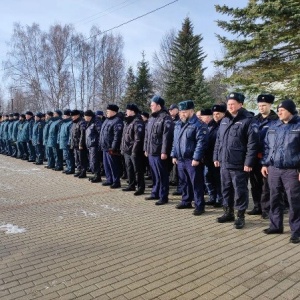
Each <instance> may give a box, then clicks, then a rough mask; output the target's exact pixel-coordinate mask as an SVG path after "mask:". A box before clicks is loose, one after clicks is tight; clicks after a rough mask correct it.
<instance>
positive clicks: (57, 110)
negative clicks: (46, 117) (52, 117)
mask: <svg viewBox="0 0 300 300" xmlns="http://www.w3.org/2000/svg"><path fill="white" fill-rule="evenodd" d="M54 112H55V113H57V114H58V115H59V116H60V117H61V116H62V111H61V110H60V109H56V110H55V111H54Z"/></svg>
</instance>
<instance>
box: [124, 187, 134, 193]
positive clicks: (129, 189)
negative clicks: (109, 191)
mask: <svg viewBox="0 0 300 300" xmlns="http://www.w3.org/2000/svg"><path fill="white" fill-rule="evenodd" d="M122 191H123V192H134V191H135V188H133V187H129V186H128V187H127V188H124V189H122Z"/></svg>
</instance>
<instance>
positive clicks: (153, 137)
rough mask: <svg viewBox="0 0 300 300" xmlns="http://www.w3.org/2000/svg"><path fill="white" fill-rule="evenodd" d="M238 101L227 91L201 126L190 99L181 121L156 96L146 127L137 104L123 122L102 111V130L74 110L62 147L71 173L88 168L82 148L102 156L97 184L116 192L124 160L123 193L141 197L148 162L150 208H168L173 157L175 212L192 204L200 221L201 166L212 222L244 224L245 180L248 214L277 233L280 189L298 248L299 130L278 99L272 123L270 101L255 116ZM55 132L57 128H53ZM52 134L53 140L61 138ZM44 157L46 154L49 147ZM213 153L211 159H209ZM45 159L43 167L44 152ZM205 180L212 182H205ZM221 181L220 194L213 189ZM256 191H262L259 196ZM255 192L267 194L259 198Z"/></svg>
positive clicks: (262, 100) (114, 112)
mask: <svg viewBox="0 0 300 300" xmlns="http://www.w3.org/2000/svg"><path fill="white" fill-rule="evenodd" d="M244 98H245V97H244V96H243V95H242V94H240V93H231V94H230V95H229V96H228V98H227V110H226V109H225V108H224V106H222V105H215V106H214V107H213V116H214V120H211V121H210V122H207V123H208V124H206V123H205V122H203V121H201V122H199V119H198V118H197V116H196V114H195V112H194V103H193V101H191V100H187V101H183V102H180V103H179V104H178V109H179V119H178V120H176V118H174V120H173V119H172V117H171V115H170V113H169V112H168V110H167V109H166V108H165V103H164V100H163V99H162V98H161V97H159V96H154V97H153V98H152V100H151V105H150V109H151V113H152V114H151V117H150V119H149V121H148V124H147V125H146V126H145V123H144V122H143V120H142V119H141V116H140V114H139V113H138V112H139V110H138V107H137V106H136V105H135V104H129V105H128V106H127V108H126V117H125V120H124V122H123V120H122V118H121V117H120V116H119V114H118V109H119V108H118V106H116V105H114V104H110V105H108V107H107V112H106V115H107V118H106V120H105V121H104V123H103V124H102V122H101V121H99V120H97V119H96V117H95V115H94V113H93V112H91V111H86V112H85V116H84V118H85V120H82V118H81V117H80V112H79V111H76V110H74V111H72V112H71V113H70V115H71V116H72V117H71V118H72V126H71V127H70V137H69V140H68V141H69V142H68V145H69V147H68V149H69V152H70V154H71V156H73V157H74V158H75V161H76V165H77V167H78V169H79V171H80V172H78V173H76V174H75V175H76V176H81V177H84V176H85V173H84V172H85V171H86V170H84V168H86V166H87V165H86V152H85V151H86V150H87V149H88V150H89V151H88V153H89V155H90V164H91V162H93V160H94V158H95V157H96V158H99V160H100V156H101V154H103V164H104V169H105V175H106V181H105V182H103V185H104V186H106V185H107V186H110V187H111V188H119V187H120V165H121V164H120V159H121V155H120V154H123V156H124V159H125V165H126V169H127V173H128V177H129V180H128V182H129V184H128V187H126V188H124V189H123V190H124V191H135V195H140V194H143V193H144V189H145V182H144V170H143V168H142V165H143V164H142V163H141V162H143V161H144V156H146V157H148V161H149V165H150V168H151V173H152V180H153V187H152V191H151V195H150V197H146V198H145V199H146V200H152V199H157V200H158V201H157V202H156V203H155V204H156V205H163V204H165V203H167V202H168V195H169V167H168V160H169V159H170V158H171V159H172V162H173V164H174V165H176V167H177V168H176V169H177V172H178V177H179V188H180V193H181V194H182V201H181V203H180V204H179V205H177V208H178V209H184V208H191V207H192V204H191V203H192V201H194V206H195V209H194V212H193V213H194V215H201V214H203V213H204V212H205V202H204V184H203V183H204V165H205V164H206V166H207V170H208V174H210V176H211V177H210V176H207V179H208V181H207V183H208V184H207V186H209V184H211V185H212V186H211V189H209V191H210V192H211V193H210V201H209V202H210V203H209V204H214V203H220V201H222V204H223V206H224V210H225V213H224V214H223V215H222V216H221V217H219V218H218V219H217V221H218V222H220V223H224V222H234V225H235V227H236V228H238V229H240V228H243V227H244V225H245V210H246V209H247V207H248V202H249V196H248V187H247V185H248V177H249V174H250V176H251V177H250V178H252V179H251V183H252V187H253V190H252V194H253V198H254V202H255V207H254V209H253V210H252V211H251V212H250V214H261V213H265V214H269V217H270V227H269V228H268V229H266V230H264V232H265V233H266V234H274V233H282V232H283V209H282V206H281V203H282V193H283V192H284V191H285V192H286V195H287V198H288V201H289V205H290V214H289V218H290V226H291V231H292V236H291V239H290V240H291V242H293V243H298V242H300V205H299V204H298V203H297V201H296V199H298V198H299V195H300V183H299V178H300V177H299V175H298V168H300V157H299V153H300V151H299V150H300V149H299V148H300V143H299V140H300V139H299V134H300V127H299V117H298V115H297V110H296V106H295V103H294V102H293V101H291V100H284V101H282V102H281V104H280V105H279V107H278V116H279V120H278V121H276V119H277V115H276V113H275V112H273V111H272V110H271V105H272V103H273V101H274V96H272V95H259V96H258V103H259V110H260V114H259V115H258V116H255V117H253V115H252V114H250V113H249V112H248V111H247V110H246V109H244V108H243V103H244ZM175 108H176V106H175ZM172 110H173V108H170V112H171V114H172ZM203 112H204V111H203ZM55 114H57V115H55ZM28 115H29V116H30V114H28V112H27V114H26V119H30V117H28ZM217 115H219V116H217ZM64 116H65V113H64ZM201 117H202V120H204V119H205V118H204V117H203V114H202V116H201ZM54 118H60V114H59V112H58V111H56V112H55V113H54ZM66 119H69V118H67V117H66ZM53 121H55V120H52V122H53ZM60 122H61V123H63V121H60ZM97 122H98V125H97ZM100 123H101V124H100ZM271 125H272V126H271ZM50 126H51V125H50ZM270 126H271V127H270ZM45 127H46V126H45ZM61 127H62V124H61V125H60V126H59V128H61ZM269 127H270V129H269ZM89 128H90V129H89ZM49 131H50V130H49ZM45 133H46V132H45ZM48 134H49V133H48ZM57 134H58V136H57V137H59V136H60V134H59V132H58V133H57ZM210 137H211V138H210ZM89 139H90V140H89ZM58 140H59V139H56V141H58ZM31 143H32V140H31V141H30V140H29V144H28V146H30V144H31ZM210 144H211V145H210ZM211 147H212V148H211ZM58 148H60V147H59V146H58ZM212 149H213V151H212ZM47 150H48V151H47ZM53 150H54V152H55V151H57V150H55V149H53ZM63 150H64V149H63ZM46 151H47V152H49V149H47V143H46ZM63 152H64V153H65V151H63ZM211 153H213V157H212V159H208V157H209V154H211ZM47 157H48V163H49V153H47ZM68 159H69V158H68V155H65V160H66V163H67V168H68ZM99 160H98V161H97V162H96V163H95V165H94V167H93V166H92V165H91V169H92V171H93V173H94V174H95V177H94V179H95V181H99V178H98V174H99V171H98V170H97V168H98V167H99V165H100V163H99ZM55 162H56V160H55ZM50 167H51V166H50ZM58 169H60V166H58ZM82 170H83V171H82ZM70 172H71V173H72V172H74V170H68V169H67V171H66V173H67V174H68V173H70ZM209 178H215V179H214V180H211V181H209ZM220 178H221V189H219V185H218V182H220ZM264 178H268V179H267V180H266V179H264ZM136 186H137V190H136ZM268 189H269V190H268ZM260 190H263V191H264V193H260V192H259V191H260ZM212 191H213V193H212ZM256 191H257V193H256V194H255V192H256ZM261 194H265V197H266V198H265V200H264V199H263V197H261ZM221 199H222V200H221ZM268 199H270V200H271V201H268ZM268 203H270V204H268ZM234 208H236V210H237V218H235V216H234Z"/></svg>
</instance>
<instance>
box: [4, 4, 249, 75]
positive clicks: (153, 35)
mask: <svg viewBox="0 0 300 300" xmlns="http://www.w3.org/2000/svg"><path fill="white" fill-rule="evenodd" d="M172 1H173V0H127V1H126V0H9V1H5V4H3V5H2V7H1V12H0V16H1V17H0V60H1V61H3V60H5V57H6V52H7V50H8V47H7V44H6V42H8V41H9V40H10V37H11V35H12V30H13V24H14V23H15V22H19V23H20V24H21V25H32V23H37V24H39V25H40V27H41V29H42V30H45V31H48V29H49V27H50V26H51V25H54V24H56V23H59V24H61V25H64V24H73V25H74V27H75V29H76V31H77V32H81V33H83V34H85V35H86V36H88V34H89V31H90V28H91V27H92V26H93V25H98V26H99V27H100V28H101V30H102V31H104V30H108V29H111V28H113V27H115V26H118V25H120V24H122V23H124V22H127V21H129V20H131V19H134V18H136V17H139V16H141V15H143V14H146V13H148V12H150V11H152V10H155V9H158V8H159V7H162V6H164V5H166V4H168V3H170V2H172ZM216 4H221V5H222V4H226V5H228V6H231V7H238V6H239V7H244V6H245V5H246V4H247V0H178V1H177V2H175V3H173V4H170V5H168V6H166V7H165V8H162V9H160V10H158V11H156V12H153V13H151V14H149V15H147V16H144V17H142V18H140V19H138V20H135V21H133V22H131V23H129V24H126V25H124V26H122V27H120V28H118V29H115V30H113V31H112V32H113V33H120V34H121V35H122V36H123V38H124V43H125V46H124V56H125V59H126V62H127V66H129V65H132V66H134V67H136V63H137V62H138V61H139V60H141V58H142V55H141V53H142V51H145V54H146V60H148V61H150V62H151V61H152V57H153V53H154V52H155V51H157V50H159V45H160V41H161V39H162V37H163V36H164V35H165V34H166V33H167V32H168V31H169V30H170V29H172V28H175V29H177V30H179V29H180V28H181V25H182V22H183V20H184V18H185V17H187V16H188V17H190V19H191V21H192V22H193V24H194V33H195V34H202V36H203V42H202V44H201V46H202V47H203V49H204V52H205V53H206V54H207V59H206V60H205V65H204V66H205V67H207V71H206V75H211V74H212V73H213V71H214V69H213V63H212V61H213V60H215V59H216V58H220V55H221V54H220V51H221V45H220V44H219V42H218V40H217V38H216V36H215V34H216V33H220V34H226V33H225V32H223V31H222V30H221V29H219V28H218V27H217V25H216V20H217V19H224V18H225V16H222V15H220V14H218V13H216V11H215V7H214V6H215V5H216Z"/></svg>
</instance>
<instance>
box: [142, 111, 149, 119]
mask: <svg viewBox="0 0 300 300" xmlns="http://www.w3.org/2000/svg"><path fill="white" fill-rule="evenodd" d="M141 115H142V116H144V117H146V118H147V119H149V114H148V113H147V112H146V111H143V112H142V113H141Z"/></svg>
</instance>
